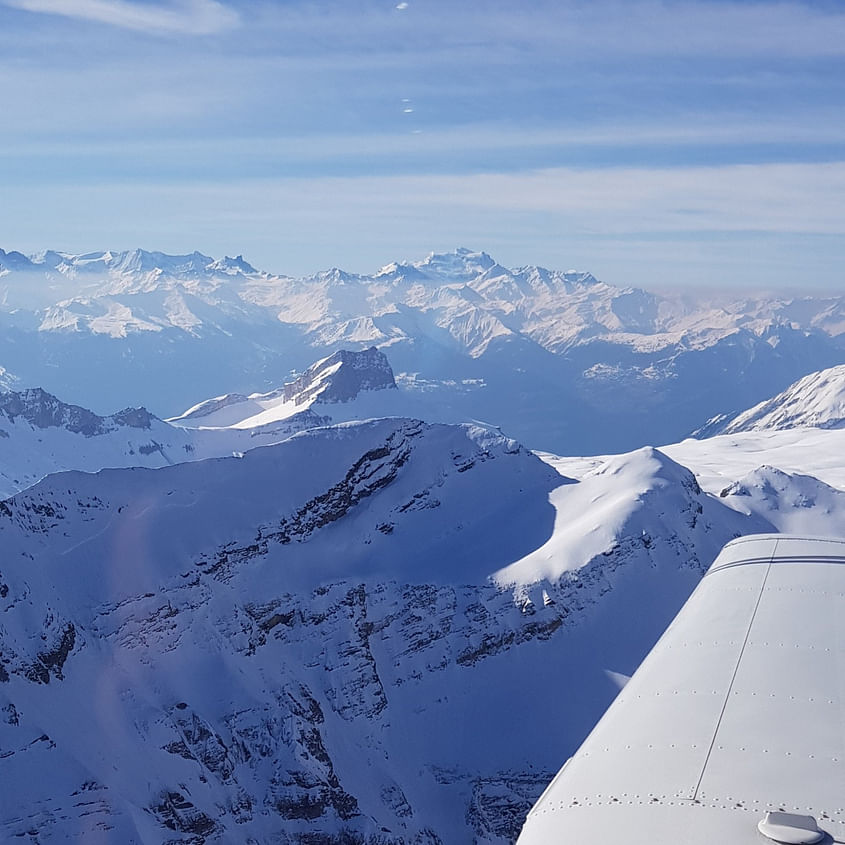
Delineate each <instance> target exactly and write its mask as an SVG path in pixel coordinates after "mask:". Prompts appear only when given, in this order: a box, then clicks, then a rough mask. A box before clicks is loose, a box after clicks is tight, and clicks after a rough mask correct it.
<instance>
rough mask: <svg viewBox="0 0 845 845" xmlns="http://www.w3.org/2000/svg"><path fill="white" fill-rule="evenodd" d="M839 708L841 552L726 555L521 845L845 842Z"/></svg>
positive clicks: (842, 695) (536, 812) (844, 748)
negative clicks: (773, 841)
mask: <svg viewBox="0 0 845 845" xmlns="http://www.w3.org/2000/svg"><path fill="white" fill-rule="evenodd" d="M843 703H845V541H837V540H825V539H818V538H807V537H792V536H784V535H760V536H753V537H745V538H741V539H739V540H734V541H733V542H731V543H729V544H728V545H727V546H725V548H724V549H723V550H722V552H721V553H720V555H719V556H718V558H717V559H716V561H715V562H714V563H713V565H712V566H711V567H710V569H709V570H708V572H707V574H706V575H705V576H704V578H703V579H702V581H701V583H700V584H699V586H698V587H697V588H696V590H695V592H694V593H693V595H692V596H691V597H690V598H689V600H688V601H687V603H686V604H685V605H684V607H683V608H682V610H681V611H680V613H679V614H678V616H677V617H676V618H675V620H674V621H673V622H672V624H671V625H670V626H669V628H668V629H667V630H666V632H665V633H664V635H663V637H662V638H661V639H660V641H659V642H658V643H657V644H656V645H655V647H654V648H653V649H652V651H651V652H650V654H649V655H648V657H647V658H646V659H645V660H644V661H643V663H642V665H641V666H640V668H639V669H638V670H637V672H636V673H635V674H634V676H633V677H632V678H631V680H630V681H629V682H628V684H627V685H626V686H625V688H624V689H623V690H622V692H621V693H620V694H619V696H618V697H617V698H616V700H615V701H614V703H613V704H612V705H611V706H610V708H609V709H608V711H607V712H606V713H605V715H604V717H603V718H602V719H601V721H600V722H599V723H598V725H597V726H596V727H595V728H594V730H593V731H592V733H591V734H590V735H589V736H588V737H587V739H586V740H585V741H584V743H583V745H582V746H581V748H580V749H579V750H578V751H577V752H576V754H575V755H574V756H573V757H572V758H571V759H570V760H569V761H567V763H566V765H565V766H564V767H563V769H562V770H561V771H560V772H559V773H558V775H557V776H556V777H555V779H554V780H553V781H552V783H551V784H550V785H549V787H548V788H547V789H546V791H545V792H544V793H543V795H542V796H541V797H540V799H539V800H538V801H537V803H536V804H535V806H534V807H533V809H532V810H531V812H530V813H529V815H528V818H527V820H526V823H525V826H524V828H523V831H522V834H521V836H520V838H519V840H518V845H552V843H554V844H555V845H589V843H603V845H604V843H608V844H609V845H612V843H619V845H662V843H667V845H668V843H671V845H713V843H730V845H745V843H748V845H754V843H756V845H761V843H763V842H766V841H772V838H773V837H774V836H775V835H776V836H780V837H782V838H780V839H775V841H781V842H794V843H799V845H800V843H811V842H821V841H824V842H831V841H835V842H845V809H844V808H845V763H843V761H845V708H844V707H843ZM767 814H772V815H767ZM810 817H812V818H810ZM761 823H762V827H760V826H759V825H760V824H761ZM761 831H762V832H761ZM764 834H765V835H764ZM766 836H769V837H770V838H769V839H767V838H766Z"/></svg>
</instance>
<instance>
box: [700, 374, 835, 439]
mask: <svg viewBox="0 0 845 845" xmlns="http://www.w3.org/2000/svg"><path fill="white" fill-rule="evenodd" d="M788 428H845V364H840V365H839V366H836V367H831V368H829V369H827V370H821V371H820V372H817V373H810V374H809V375H808V376H805V377H804V378H802V379H799V380H798V381H797V382H795V383H794V384H792V385H791V386H790V387H788V388H787V389H786V390H784V391H783V392H782V393H779V394H778V395H777V396H773V397H772V398H771V399H767V400H766V401H764V402H760V403H759V404H758V405H755V406H754V407H753V408H749V409H748V410H747V411H743V412H742V413H741V414H738V415H737V416H735V417H733V418H732V419H731V418H730V417H728V418H716V419H713V420H710V421H709V422H708V423H707V425H706V426H704V427H703V428H702V429H701V430H700V431H699V432H698V436H708V437H709V436H712V435H715V434H735V433H737V432H740V431H768V430H772V431H778V430H783V429H788Z"/></svg>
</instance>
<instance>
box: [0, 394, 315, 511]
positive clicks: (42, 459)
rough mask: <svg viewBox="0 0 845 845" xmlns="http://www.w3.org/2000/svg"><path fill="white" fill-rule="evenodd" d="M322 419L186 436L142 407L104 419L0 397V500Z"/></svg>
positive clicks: (23, 397)
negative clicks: (50, 481)
mask: <svg viewBox="0 0 845 845" xmlns="http://www.w3.org/2000/svg"><path fill="white" fill-rule="evenodd" d="M329 422H330V419H329V418H328V417H326V416H320V415H319V414H316V413H314V412H313V411H310V410H302V411H300V412H298V413H296V414H293V415H292V416H290V417H288V418H287V419H284V420H280V421H277V422H276V423H274V424H272V425H263V426H258V427H254V428H251V429H249V430H244V431H238V430H230V429H227V430H216V431H215V430H192V429H185V428H180V427H178V426H175V425H171V424H169V423H167V422H164V421H162V420H160V419H158V418H157V417H155V416H153V415H152V414H150V413H149V412H148V411H147V410H146V409H145V408H126V409H124V410H123V411H119V412H117V413H115V414H111V415H109V416H105V417H103V416H98V415H97V414H95V413H93V412H92V411H89V410H88V409H86V408H82V407H80V406H78V405H69V404H67V403H65V402H62V401H61V400H60V399H58V398H56V397H55V396H53V395H52V394H50V393H47V392H46V391H45V390H42V389H41V388H30V389H27V390H22V391H8V392H6V393H0V497H6V496H11V495H12V494H14V493H16V492H18V491H20V490H23V489H24V488H26V487H29V486H31V485H32V484H35V483H36V482H37V481H39V480H40V479H41V478H43V477H44V476H46V475H50V474H51V473H56V472H63V471H66V470H73V469H76V470H84V471H88V472H95V471H97V470H100V469H104V468H107V467H135V466H143V467H150V468H154V467H162V466H168V465H171V464H177V463H184V462H186V461H194V460H201V459H205V458H209V457H220V456H226V455H231V454H232V453H233V452H244V451H246V450H248V449H253V448H255V447H257V446H263V445H266V444H269V443H278V442H279V441H281V440H284V439H286V438H288V437H291V436H292V435H294V434H296V433H297V432H300V431H303V430H305V429H308V428H314V427H316V426H321V425H326V424H327V423H329Z"/></svg>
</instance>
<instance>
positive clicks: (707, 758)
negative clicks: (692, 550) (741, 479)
mask: <svg viewBox="0 0 845 845" xmlns="http://www.w3.org/2000/svg"><path fill="white" fill-rule="evenodd" d="M777 548H778V541H777V540H775V545H774V548H773V549H772V553H771V555H770V557H769V564H768V567H767V569H766V572H765V574H764V575H763V580H762V581H761V583H760V593H759V594H758V596H757V601H756V602H755V603H754V610H753V611H752V613H751V619H749V621H748V628H747V629H746V631H745V639H743V641H742V647H741V648H740V650H739V657H737V660H736V665H735V666H734V670H733V674H732V675H731V681H730V683H729V684H728V691H727V692H726V693H725V700H724V701H723V702H722V709H721V711H720V712H719V718H718V720H717V721H716V728H715V730H714V731H713V737H712V739H711V740H710V747H709V748H708V749H707V754H706V756H705V757H704V764H703V765H702V767H701V773H700V774H699V776H698V781H697V782H696V784H695V789H694V790H693V792H692V795H691V796H690V798H691V800H693V801H695V800H696V799H697V798H698V790H699V789H701V782H702V780H704V773H705V772H706V771H707V764H708V763H709V762H710V756H711V755H712V753H713V748H714V747H715V745H716V737H717V736H718V735H719V728H720V727H721V725H722V719H723V718H724V716H725V711H726V710H727V709H728V702H729V701H730V699H731V692H732V691H733V687H734V683H736V676H737V675H738V674H739V667H740V664H741V663H742V657H743V655H744V654H745V648H746V646H747V645H748V640H749V638H750V636H751V629H752V628H753V627H754V619H755V618H756V617H757V610H758V609H759V607H760V602H761V601H762V600H763V593H764V592H765V590H766V581H767V580H768V578H769V572H771V570H772V563H773V561H774V558H775V553H776V552H777ZM754 562H755V563H757V562H759V560H755V561H754ZM843 562H845V561H843ZM725 568H727V567H725Z"/></svg>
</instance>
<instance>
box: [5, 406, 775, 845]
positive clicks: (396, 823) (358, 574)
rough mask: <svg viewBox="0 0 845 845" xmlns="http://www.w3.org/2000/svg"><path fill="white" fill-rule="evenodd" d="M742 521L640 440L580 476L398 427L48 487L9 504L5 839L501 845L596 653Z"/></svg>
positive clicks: (601, 696)
mask: <svg viewBox="0 0 845 845" xmlns="http://www.w3.org/2000/svg"><path fill="white" fill-rule="evenodd" d="M584 484H586V486H585V487H584V488H583V489H582V490H581V492H580V493H577V492H576V491H577V490H578V489H579V488H581V485H584ZM567 491H571V493H569V494H568V493H567ZM567 495H569V496H570V498H569V499H568V500H567ZM550 497H551V498H550ZM594 498H595V499H596V501H597V502H599V503H604V504H600V505H599V506H598V509H597V510H596V511H595V512H594V517H595V519H596V521H597V523H603V522H604V521H605V520H606V519H607V517H608V515H609V514H613V515H614V522H613V524H612V526H611V527H610V528H609V529H608V530H607V532H606V533H605V534H604V535H602V536H598V537H596V536H595V531H594V530H593V529H592V528H591V526H590V525H589V524H588V523H587V522H582V523H580V524H579V525H577V526H573V525H572V524H571V523H572V520H573V518H574V517H578V518H579V519H581V518H582V517H583V513H582V510H583V507H584V504H585V502H587V501H588V500H592V499H594ZM605 505H606V507H605ZM761 527H763V523H762V522H761V521H760V520H759V519H754V518H749V517H746V516H743V515H741V514H739V513H737V512H736V511H734V510H732V509H730V508H728V507H725V506H724V505H723V504H722V503H721V502H720V501H719V500H718V499H715V498H713V497H709V496H707V495H706V494H704V493H702V492H701V491H700V490H699V489H698V488H697V486H696V485H695V482H694V480H693V479H692V477H691V476H690V475H689V473H688V472H686V471H685V470H683V469H682V468H680V467H678V466H677V465H676V464H674V463H673V462H671V461H669V460H668V459H667V458H665V457H664V456H662V455H661V454H660V453H658V452H655V451H652V450H646V451H644V452H641V453H635V454H633V455H631V456H628V457H627V458H625V457H620V458H617V459H615V460H614V461H613V462H611V463H610V464H608V465H607V466H606V467H605V468H604V470H601V471H598V472H596V473H595V474H594V478H593V480H592V481H591V482H579V483H577V484H576V483H572V482H570V481H568V480H567V479H565V478H562V477H561V476H559V475H558V474H557V473H556V472H555V471H554V470H552V469H551V468H550V467H549V466H547V465H546V464H544V463H542V462H541V461H540V460H539V459H537V458H536V457H535V456H533V455H532V454H530V453H527V452H526V451H525V450H524V449H522V448H521V447H519V446H518V445H517V444H516V443H514V442H513V441H510V440H508V439H506V438H503V437H502V436H501V435H498V434H497V433H495V432H491V431H489V430H486V429H481V428H478V427H475V428H473V427H454V426H442V425H425V424H423V423H420V422H417V421H412V420H401V419H396V420H381V421H372V422H368V423H359V424H345V425H340V426H336V427H330V428H321V429H314V430H312V431H309V432H304V433H302V434H299V435H296V436H294V437H293V438H291V439H289V440H286V441H285V442H283V443H281V444H278V445H275V446H268V447H266V448H263V449H257V450H253V451H251V452H248V453H246V454H245V455H244V456H243V457H242V458H224V459H214V460H206V461H197V462H194V463H189V464H182V465H178V466H171V467H164V468H162V469H158V470H148V469H115V470H104V471H102V472H100V473H97V474H96V475H86V474H81V473H64V474H59V475H54V476H51V477H49V478H47V479H45V480H44V481H42V482H41V483H40V484H38V485H36V486H35V487H33V488H31V489H30V490H27V491H25V492H23V493H20V494H18V495H17V496H16V497H14V498H12V499H9V500H7V501H6V502H5V503H2V506H0V552H2V558H0V559H2V561H3V563H2V565H1V566H0V606H2V609H3V628H2V632H0V666H2V675H0V712H2V714H4V715H3V718H2V719H0V747H2V748H3V749H4V750H5V751H7V752H9V753H5V754H4V756H3V758H2V759H0V771H2V774H3V782H4V790H3V791H2V794H0V830H1V831H2V832H3V836H4V837H5V838H10V839H11V838H13V837H15V836H18V835H22V834H26V832H27V831H30V830H34V831H36V832H37V835H38V837H39V839H40V840H41V841H44V842H65V841H68V842H70V841H78V839H79V836H80V835H83V834H85V835H91V836H93V835H95V833H96V832H97V831H100V832H105V831H107V830H110V831H112V833H110V834H109V835H111V836H116V837H118V838H120V839H121V841H138V842H155V843H158V842H161V841H163V839H165V838H168V837H169V838H170V839H171V840H173V841H192V842H195V843H201V842H222V841H248V840H249V839H250V837H251V838H252V840H253V841H256V842H261V843H263V842H271V841H272V842H291V843H293V842H297V843H305V842H314V841H326V842H332V841H333V842H349V841H368V842H373V843H375V842H379V843H390V842H397V843H398V842H420V843H435V842H443V843H447V842H456V841H472V840H476V841H479V842H490V843H494V842H495V843H504V842H508V841H512V840H513V838H514V837H515V834H516V832H517V831H518V829H519V826H520V825H521V821H522V816H523V815H524V812H525V811H526V810H527V808H528V807H529V806H530V804H531V802H532V801H533V800H534V799H535V798H536V796H537V795H538V794H539V792H540V791H541V789H542V786H543V784H544V782H545V781H546V780H547V779H548V777H549V776H550V774H551V773H552V772H553V771H554V769H555V768H556V766H557V765H559V763H560V760H561V759H564V758H565V756H566V754H567V753H568V750H569V749H571V748H572V747H574V745H576V744H577V743H578V741H579V740H580V738H581V737H582V736H583V733H584V732H585V731H586V730H588V729H589V727H590V725H591V724H592V721H593V720H594V719H595V718H596V716H597V714H598V712H600V710H601V709H602V708H603V707H604V705H605V704H606V703H607V702H608V701H609V700H610V699H611V698H612V696H613V694H614V689H615V687H614V683H613V682H612V680H611V679H610V677H609V676H608V674H607V673H608V671H610V672H618V673H623V674H630V672H631V671H633V668H634V667H635V666H636V664H637V662H638V661H639V659H641V657H642V655H643V654H644V653H645V652H646V651H647V650H648V648H649V647H650V646H651V644H652V643H653V641H654V640H655V639H656V638H657V636H658V635H659V633H660V631H661V630H662V628H663V627H664V626H665V624H666V623H667V622H668V620H669V619H670V618H671V616H672V615H673V614H674V612H675V610H676V609H677V607H678V606H679V604H680V603H681V602H682V601H683V600H684V598H685V597H686V595H687V594H688V593H689V591H690V590H691V589H692V587H693V586H694V584H695V582H696V580H697V578H698V577H700V574H701V572H702V571H703V569H704V568H705V567H706V566H707V564H708V563H709V555H710V554H711V549H712V548H716V547H717V546H718V545H720V544H721V543H722V542H724V541H725V540H727V539H728V538H730V537H731V536H734V535H736V534H738V533H741V532H743V531H747V530H759V529H760V528H761ZM561 532H565V533H567V534H568V536H567V537H566V538H565V542H562V543H560V544H558V546H557V547H556V548H554V549H552V548H551V547H550V546H548V544H549V543H554V542H555V537H556V535H558V534H560V533H561ZM576 535H580V541H578V540H577V538H576ZM550 552H553V553H554V556H555V560H554V561H553V562H552V564H551V565H549V566H547V568H546V570H545V571H542V572H541V571H539V569H538V567H537V565H536V558H537V556H538V554H539V555H540V556H541V557H542V556H543V555H545V554H547V553H550ZM521 561H527V563H525V564H521V563H520V562H521ZM495 573H498V574H496V575H495V579H494V580H491V578H490V577H489V576H491V575H494V574H495Z"/></svg>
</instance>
